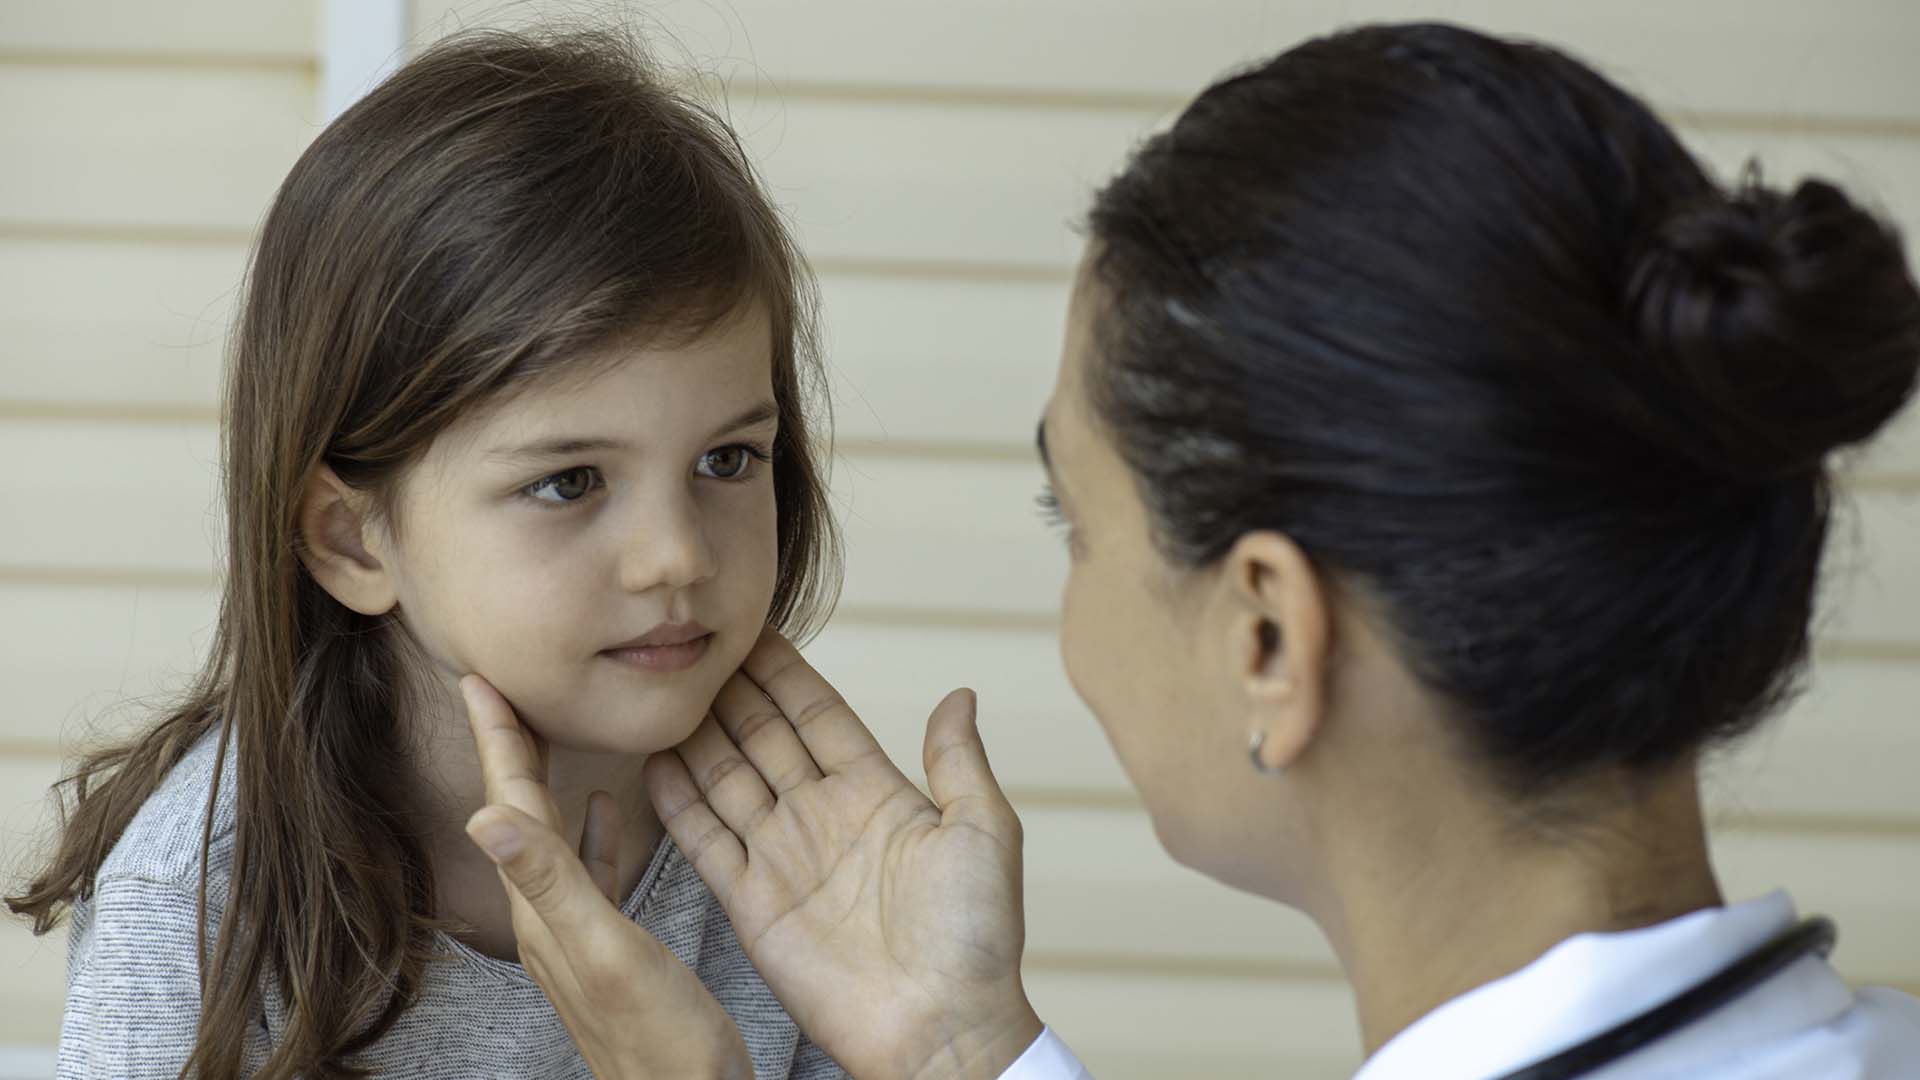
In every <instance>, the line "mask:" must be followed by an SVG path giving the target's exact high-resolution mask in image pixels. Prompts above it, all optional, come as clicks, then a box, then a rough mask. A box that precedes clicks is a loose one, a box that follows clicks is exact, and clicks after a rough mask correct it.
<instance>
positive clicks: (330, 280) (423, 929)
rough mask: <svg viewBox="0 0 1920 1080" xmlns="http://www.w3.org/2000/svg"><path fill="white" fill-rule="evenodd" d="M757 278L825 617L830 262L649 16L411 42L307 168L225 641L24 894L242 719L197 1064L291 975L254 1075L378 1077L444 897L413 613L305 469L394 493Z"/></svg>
mask: <svg viewBox="0 0 1920 1080" xmlns="http://www.w3.org/2000/svg"><path fill="white" fill-rule="evenodd" d="M745 303H758V304H760V305H762V306H764V308H765V309H766V310H767V311H768V313H769V315H770V318H771V321H772V325H773V343H772V344H773V383H774V394H775V398H776V400H777V402H778V404H779V408H780V414H781V415H780V431H779V437H778V443H777V444H776V447H775V457H776V461H777V463H778V464H777V467H776V469H775V472H774V477H775V479H774V485H775V490H776V497H777V499H778V505H779V510H778V532H779V552H780V566H779V575H778V580H777V583H776V586H775V591H774V597H773V602H772V608H771V611H770V612H769V615H768V619H769V621H770V622H771V623H772V624H774V625H776V626H779V627H781V628H783V629H785V630H787V631H788V632H789V633H805V632H807V631H808V630H810V629H812V628H814V627H815V626H816V625H817V623H818V621H819V619H820V618H821V617H822V616H823V614H824V612H825V610H826V609H827V608H828V607H829V606H830V605H831V603H832V600H833V596H834V593H835V589H836V585H837V581H838V576H837V571H838V547H837V542H836V538H835V534H834V530H833V525H832V521H831V519H830V517H829V514H828V510H827V506H826V503H825V496H824V490H823V483H822V474H821V472H820V463H819V459H818V458H817V457H816V453H817V452H819V451H820V450H821V447H819V446H818V445H816V442H815V433H814V432H813V430H812V428H811V426H810V422H811V421H814V420H816V419H817V418H818V417H819V416H820V415H821V414H820V413H819V412H817V411H816V410H824V409H825V399H824V395H823V394H822V393H821V392H820V391H821V375H820V367H819V363H818V359H817V357H816V355H815V353H814V351H813V315H814V292H813V284H812V279H811V277H810V276H809V274H808V271H807V269H806V267H805V264H804V263H803V261H802V260H801V258H800V256H799V255H798V253H797V252H796V250H795V248H794V246H793V244H792V241H791V240H790V238H789V237H788V235H787V233H786V230H785V228H784V226H783V224H782V222H781V220H780V218H779V216H778V214H777V213H776V211H775V210H774V208H773V207H772V206H771V204H770V203H769V202H768V200H767V198H766V195H765V194H764V192H763V191H762V189H761V187H760V186H759V183H758V182H757V180H756V178H755V175H754V172H753V169H752V167H751V165H750V164H749V162H748V160H747V157H746V154H745V152H744V151H743V150H742V148H741V146H740V145H739V143H738V140H737V139H736V138H735V137H734V135H733V134H732V132H731V131H730V130H729V129H728V128H727V126H726V124H725V123H724V122H723V121H722V120H721V119H720V118H719V117H718V116H716V115H715V114H714V113H713V112H712V111H711V110H710V109H708V108H707V107H705V106H703V105H702V104H700V103H698V102H696V101H695V100H692V99H690V98H689V97H688V96H686V95H684V94H682V93H680V92H677V91H676V90H674V89H673V88H671V87H669V86H668V85H666V84H665V83H664V82H663V81H662V79H661V78H660V77H659V76H658V75H657V74H656V73H655V72H654V71H653V70H652V69H651V68H650V66H649V64H648V63H647V62H646V61H645V59H644V57H643V54H642V53H641V52H640V51H639V50H638V49H637V48H636V47H635V46H634V45H633V43H632V42H631V41H629V40H627V39H626V37H625V36H623V35H619V34H613V33H607V32H584V33H583V32H573V33H566V34H545V35H529V34H507V33H499V32H484V33H472V34H465V35H461V36H459V37H456V38H454V39H450V40H448V41H445V42H443V43H441V44H439V45H436V46H434V47H432V48H430V49H429V50H427V51H426V52H425V53H424V54H422V55H420V56H419V57H417V58H416V59H414V60H413V61H412V62H410V63H408V64H407V65H406V66H405V67H403V68H402V69H401V70H400V71H399V72H398V73H396V74H395V75H394V76H393V77H392V78H390V79H388V80H387V81H386V82H384V83H383V84H381V85H380V86H379V87H378V88H377V89H376V90H374V91H373V92H372V93H371V94H370V95H369V96H367V97H366V98H365V99H364V100H362V101H360V102H359V103H358V104H356V105H355V106H354V107H353V108H352V109H350V110H349V111H347V112H346V113H345V114H344V115H342V116H341V117H340V118H339V119H338V120H336V121H335V122H334V123H333V124H331V125H330V126H328V127H327V129H326V130H325V131H323V132H322V133H321V134H320V136H319V137H318V138H317V139H316V140H315V141H314V142H313V144H312V146H310V147H309V148H308V149H307V151H306V153H305V154H303V155H302V156H301V158H300V160H299V162H298V163H297V164H295V165H294V167H293V171H292V172H291V173H290V174H289V175H288V177H287V179H286V181H285V183H283V184H282V185H281V188H280V191H279V193H278V195H277V196H276V198H275V200H274V203H273V207H272V209H271V211H270V212H269V213H268V216H267V219H266V222H265V224H264V226H263V228H262V230H261V232H260V236H259V240H258V244H257V247H256V249H255V251H254V254H253V261H252V265H251V268H250V271H249V274H248V279H247V283H246V302H245V306H244V310H243V314H242V316H241V321H240V324H239V327H238V330H237V333H236V335H235V338H234V341H233V345H232V353H231V357H230V371H229V375H228V384H227V388H226V400H225V404H224V419H225V444H224V451H223V456H224V468H225V498H226V512H227V513H226V516H227V549H228V566H227V574H226V581H225V589H224V595H223V597H222V601H221V608H220V618H219V624H218V627H217V630H216V632H215V637H214V641H213V646H212V650H211V654H210V656H209V657H208V660H207V662H206V666H205V668H204V669H203V670H202V671H201V673H200V675H199V676H198V678H197V680H196V681H195V683H194V684H193V686H192V687H191V688H190V690H189V692H188V693H187V695H186V697H185V699H184V701H183V702H182V703H180V704H179V705H178V706H177V707H175V708H174V709H173V710H172V711H171V712H170V713H169V714H168V715H166V716H165V718H164V719H163V720H161V721H160V722H159V723H158V724H157V725H156V726H154V727H153V728H152V729H150V730H148V731H147V732H146V733H144V734H142V735H140V736H139V737H137V738H135V739H133V740H132V741H130V742H127V743H125V744H123V745H118V746H113V747H110V748H107V749H104V750H101V751H98V752H95V753H92V754H90V755H89V756H87V757H86V758H84V760H82V762H81V763H80V766H79V768H78V771H77V772H76V773H75V774H74V775H72V776H70V777H68V778H67V779H66V780H64V781H63V782H62V783H61V784H60V785H59V786H58V787H57V788H56V791H57V792H58V793H59V794H58V801H59V803H60V810H61V819H62V833H61V836H60V838H59V842H58V847H57V850H56V852H55V854H54V856H53V858H52V859H51V861H50V862H49V864H48V865H47V866H46V868H45V869H44V871H43V872H42V873H41V874H40V875H39V876H38V878H37V879H36V880H34V881H33V882H32V884H31V886H30V887H29V888H28V889H27V890H26V892H25V893H24V894H23V895H20V896H16V897H11V898H9V899H8V901H7V904H8V906H9V907H10V908H12V909H13V910H14V911H15V912H16V913H19V914H24V915H28V916H31V917H32V919H33V921H34V929H35V931H36V932H40V933H44V932H46V931H47V930H49V929H51V928H52V927H53V926H54V925H56V924H57V922H58V921H59V919H60V918H61V916H62V915H63V914H64V912H65V911H66V909H67V908H68V907H70V906H71V905H72V904H73V903H75V902H76V901H80V900H84V899H86V898H87V897H89V896H90V895H91V894H92V890H93V885H94V879H95V876H96V874H97V873H98V872H99V868H100V865H101V862H102V861H103V860H104V859H105V858H106V857H107V855H108V853H109V852H110V851H111V850H112V849H113V847H114V844H115V843H116V842H117V841H118V839H119V838H120V835H121V833H122V832H123V831H124V830H125V829H126V827H127V825H128V823H129V822H130V821H131V820H132V818H133V816H134V813H135V812H136V811H137V810H138V809H139V808H140V806H141V804H142V803H143V802H144V801H145V800H146V799H147V797H148V796H149V795H150V794H151V793H152V792H153V790H154V789H155V787H156V786H157V785H158V784H159V783H160V781H161V780H162V779H163V778H164V777H165V776H166V774H167V772H168V770H169V769H171V768H172V767H173V766H174V764H175V763H177V762H178V761H179V760H180V758H181V757H182V756H183V755H184V754H185V753H186V751H187V750H188V749H189V748H190V747H191V746H193V745H194V744H195V743H196V742H197V741H199V740H200V739H201V738H203V737H206V736H208V735H209V733H210V732H213V731H214V730H216V729H217V730H218V732H219V735H218V737H219V739H220V753H219V758H218V764H217V766H216V770H215V784H214V790H215V791H217V790H218V789H219V786H220V779H219V778H220V776H221V774H222V772H224V771H226V770H229V769H231V770H232V771H233V773H234V776H233V786H234V797H235V801H236V813H235V818H234V820H235V825H234V835H233V860H232V870H231V877H230V879H229V881H230V887H229V888H228V889H227V895H228V897H229V900H228V903H227V905H226V909H225V912H224V915H223V916H222V918H221V920H220V924H219V929H218V932H217V939H216V941H215V942H214V943H213V946H212V948H211V959H210V961H208V962H206V963H203V965H202V971H203V976H202V981H203V1011H202V1017H201V1023H200V1028H199V1033H198V1038H197V1043H196V1045H195V1046H194V1049H193V1052H192V1056H191V1058H190V1060H189V1061H188V1062H187V1064H186V1066H185V1068H184V1069H183V1073H182V1074H183V1075H185V1074H187V1073H193V1074H196V1075H198V1076H201V1077H205V1078H208V1080H224V1078H227V1077H234V1076H237V1075H239V1073H240V1070H241V1054H242V1048H243V1045H244V1039H245V1034H246V1030H247V1025H248V1023H249V1022H250V1018H251V1017H252V1016H253V1015H255V1013H256V1011H257V1010H258V1008H259V1007H260V998H259V994H260V992H261V989H262V988H263V987H264V986H268V985H272V986H274V987H275V988H276V989H277V990H278V992H279V995H280V998H281V1000H283V1001H284V1002H285V1005H286V1009H287V1016H286V1026H285V1029H284V1032H283V1034H282V1035H281V1037H280V1039H279V1041H278V1043H277V1045H276V1046H275V1047H274V1049H273V1052H272V1057H271V1059H270V1060H269V1061H268V1062H267V1064H266V1066H265V1067H264V1068H263V1069H262V1070H261V1071H260V1072H259V1073H258V1075H260V1076H265V1077H292V1076H294V1075H296V1074H297V1075H301V1076H313V1077H337V1076H352V1075H360V1073H359V1071H358V1070H356V1069H355V1068H354V1067H353V1061H352V1059H353V1055H354V1054H355V1053H356V1052H357V1051H359V1050H362V1049H363V1048H365V1047H367V1046H369V1045H371V1044H372V1043H373V1042H374V1041H376V1040H377V1039H378V1038H379V1037H380V1036H381V1034H382V1033H383V1032H385V1031H386V1030H387V1029H388V1028H389V1027H390V1026H391V1025H392V1023H393V1021H394V1020H395V1019H396V1018H397V1017H398V1016H399V1014H400V1012H401V1010H403V1009H404V1008H405V1007H406V1005H407V1003H408V1001H409V1000H410V998H411V997H412V995H413V993H414V992H415V990H416V989H417V988H418V986H419V985H420V980H421V976H422V972H423V968H424V966H425V964H426V963H427V961H428V958H429V956H430V955H431V953H432V941H433V933H434V930H435V929H436V927H437V926H438V925H439V924H438V923H437V922H436V921H435V919H434V915H433V912H434V886H433V879H432V874H431V869H430V867H429V865H428V863H427V859H426V856H425V852H424V849H423V847H422V845H421V842H420V839H419V837H418V836H417V835H416V834H415V833H414V832H412V831H410V830H409V828H408V826H407V824H406V822H407V821H408V816H407V808H408V806H409V791H408V787H409V783H408V781H409V774H408V771H407V769H406V767H405V765H404V764H403V763H405V762H406V761H408V760H409V758H408V754H407V753H406V746H405V738H404V735H403V731H402V725H401V724H400V723H399V722H398V719H399V710H400V702H399V701H398V695H399V693H400V690H399V688H400V687H401V685H402V681H401V677H400V676H401V670H400V668H399V663H400V661H399V652H398V646H399V645H400V642H399V641H398V640H396V638H395V637H394V635H393V633H392V628H391V627H390V626H389V625H388V624H387V621H386V620H382V619H375V618H369V617H366V616H362V615H359V614H356V613H354V612H352V611H350V610H348V609H347V608H345V607H343V606H342V605H340V604H339V603H337V602H335V601H334V600H333V599H332V597H330V596H329V595H328V594H327V593H326V592H325V591H324V590H322V589H321V588H320V586H319V585H318V584H317V583H316V582H315V581H314V580H313V579H312V578H311V577H310V576H309V575H308V574H307V572H306V570H305V569H304V567H303V566H302V564H301V561H300V557H299V552H298V547H299V543H300V538H299V535H298V529H297V521H298V516H297V515H298V509H299V505H300V500H301V495H302V491H303V489H304V487H305V484H306V482H307V480H308V478H309V477H310V476H312V475H313V474H314V472H315V470H316V469H317V468H318V467H319V466H321V465H326V466H329V467H331V468H332V469H333V470H334V472H335V473H337V474H338V475H339V476H340V477H341V479H342V480H344V481H345V482H347V483H348V484H350V485H353V486H355V487H357V488H360V489H363V490H366V491H369V492H371V493H373V494H374V495H375V497H376V499H379V498H380V497H382V496H384V495H387V494H390V493H391V491H392V490H393V487H394V484H395V482H396V481H397V480H398V479H399V478H400V476H401V473H402V472H403V470H405V468H406V467H407V466H408V465H409V464H410V463H412V462H413V461H415V460H416V459H417V458H418V457H419V456H420V455H421V454H422V453H423V452H424V451H425V450H426V448H427V447H428V445H429V444H430V443H431V442H432V441H433V439H434V438H435V437H436V436H437V435H438V434H439V433H440V432H442V431H443V430H445V429H446V428H447V427H448V426H449V425H450V424H451V423H453V422H454V421H455V420H456V419H457V418H459V417H461V416H462V415H464V414H467V413H468V412H469V411H470V410H472V409H473V408H474V407H475V406H476V405H479V404H482V403H485V402H489V401H492V400H495V399H497V398H498V396H499V395H501V394H504V393H508V392H511V391H512V390H515V389H518V388H521V387H524V386H525V385H527V384H528V383H529V382H530V381H532V380H536V379H540V378H541V377H543V376H547V375H553V374H557V373H560V372H563V371H566V370H568V369H569V367H570V366H575V365H577V364H578V363H580V362H582V358H584V357H587V356H589V355H591V354H593V353H594V352H595V348H596V346H599V345H603V344H605V343H607V342H609V341H610V340H612V339H615V338H617V337H621V336H623V335H631V334H634V333H636V332H655V333H671V334H696V333H698V332H700V331H701V330H703V329H704V328H706V327H709V326H712V325H714V324H715V323H717V322H718V321H719V320H721V319H723V318H725V317H726V316H727V315H729V314H730V313H732V312H734V311H735V310H737V309H739V308H740V306H741V305H742V304H745ZM230 753H231V754H232V755H234V756H233V757H232V758H230V757H229V754H230ZM212 798H213V796H212V794H211V793H210V794H209V808H211V804H212ZM207 820H208V825H207V828H206V831H205V832H204V833H203V835H202V860H201V883H200V893H201V904H202V907H203V909H204V907H205V904H206V894H207V880H206V856H207V851H208V849H209V848H210V846H211V844H212V841H213V836H212V825H211V822H212V815H211V813H209V814H208V819H207ZM204 925H205V923H204V919H203V930H202V934H203V941H202V953H203V957H204V956H205V954H206V953H207V952H208V949H207V947H206V942H205V941H204V935H205V930H204ZM269 979H271V980H272V982H271V983H268V981H267V980H269Z"/></svg>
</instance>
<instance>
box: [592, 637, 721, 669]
mask: <svg viewBox="0 0 1920 1080" xmlns="http://www.w3.org/2000/svg"><path fill="white" fill-rule="evenodd" d="M712 644H713V635H712V634H711V633H708V634H703V635H701V636H700V637H697V638H694V639H693V640H692V641H688V642H683V643H681V644H679V645H629V646H624V647H622V648H618V649H608V650H606V651H605V652H603V653H601V654H600V655H602V656H605V657H607V658H608V659H611V660H617V661H619V662H620V663H622V664H627V665H629V666H631V667H636V668H639V669H640V670H642V671H653V672H661V673H665V672H673V671H685V670H686V669H687V668H690V667H692V666H693V665H695V664H697V663H699V662H700V658H701V657H703V656H705V655H706V654H707V647H708V646H710V645H712Z"/></svg>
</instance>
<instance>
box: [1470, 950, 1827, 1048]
mask: <svg viewBox="0 0 1920 1080" xmlns="http://www.w3.org/2000/svg"><path fill="white" fill-rule="evenodd" d="M1837 938H1838V932H1837V931H1836V930H1835V929H1834V925H1833V920H1832V919H1829V918H1827V917H1825V916H1823V915H1815V916H1813V917H1811V918H1808V919H1805V920H1803V921H1802V922H1800V923H1799V924H1798V925H1796V926H1793V927H1790V928H1789V929H1787V930H1786V931H1784V932H1783V933H1781V934H1780V935H1779V936H1777V937H1775V938H1773V939H1771V940H1769V941H1768V942H1767V943H1766V944H1764V945H1762V946H1760V947H1759V948H1757V949H1755V950H1753V951H1752V952H1750V953H1748V954H1747V955H1745V956H1743V957H1741V958H1740V959H1739V960H1736V961H1735V962H1734V963H1732V964H1730V965H1728V966H1727V967H1726V968H1724V969H1722V970H1721V971H1719V972H1718V973H1716V974H1714V975H1713V976H1711V977H1709V978H1708V979H1707V980H1706V981H1704V982H1701V983H1699V984H1697V985H1695V986H1693V987H1691V988H1689V989H1687V990H1684V991H1682V992H1680V993H1679V994H1677V995H1675V996H1674V997H1671V998H1669V999H1667V1000H1666V1001H1665V1002H1662V1003H1661V1004H1659V1005H1656V1006H1654V1007H1653V1008H1652V1009H1649V1010H1647V1011H1646V1012H1644V1013H1641V1014H1640V1015H1639V1016H1635V1017H1632V1018H1630V1019H1627V1020H1623V1021H1621V1022H1620V1023H1619V1024H1616V1025H1614V1026H1613V1027H1611V1028H1608V1029H1607V1030H1605V1031H1603V1032H1601V1033H1600V1034H1598V1035H1595V1036H1594V1037H1593V1038H1591V1039H1588V1040H1586V1041H1585V1042H1582V1043H1578V1044H1576V1045H1574V1046H1571V1047H1569V1048H1567V1049H1565V1050H1562V1051H1560V1052H1559V1053H1557V1054H1555V1055H1553V1056H1552V1057H1549V1058H1544V1059H1542V1060H1540V1061H1536V1062H1534V1063H1533V1064H1531V1065H1526V1066H1523V1067H1521V1068H1518V1069H1515V1070H1514V1071H1512V1072H1509V1073H1505V1074H1503V1075H1501V1076H1500V1077H1498V1078H1497V1080H1567V1078H1568V1077H1575V1076H1582V1075H1584V1074H1586V1073H1589V1072H1592V1071H1593V1070H1595V1069H1598V1068H1599V1067H1601V1066H1602V1065H1607V1064H1611V1063H1612V1062H1615V1061H1618V1060H1620V1059H1621V1058H1623V1057H1626V1056H1627V1055H1628V1054H1631V1053H1633V1052H1634V1051H1635V1050H1638V1049H1640V1048H1641V1047H1643V1046H1646V1045H1647V1044H1648V1043H1651V1042H1653V1041H1654V1040H1655V1039H1659V1038H1663V1037H1665V1036H1667V1035H1670V1034H1672V1033H1673V1032H1675V1031H1678V1030H1680V1029H1681V1028H1683V1027H1686V1026H1687V1025H1688V1024H1691V1023H1693V1022H1694V1021H1696V1020H1698V1019H1700V1018H1701V1017H1703V1016H1705V1015H1707V1014H1708V1013H1710V1012H1713V1011H1714V1010H1715V1009H1718V1008H1721V1007H1722V1006H1724V1005H1726V1004H1728V1003H1729V1002H1732V1001H1733V1000H1735V999H1736V998H1738V997H1740V996H1741V995H1742V994H1745V993H1746V992H1747V991H1749V990H1752V989H1753V988H1754V987H1756V986H1758V985H1760V984H1761V983H1762V982H1765V981H1766V980H1767V979H1769V978H1771V977H1772V976H1774V975H1775V974H1777V973H1778V972H1780V971H1781V970H1782V969H1783V968H1785V967H1786V966H1787V965H1788V964H1791V963H1793V962H1794V961H1796V960H1799V959H1800V958H1801V957H1804V956H1810V955H1813V954H1814V953H1818V954H1820V955H1821V956H1825V955H1827V954H1828V953H1830V952H1832V951H1833V943H1834V941H1835V940H1836V939H1837Z"/></svg>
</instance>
